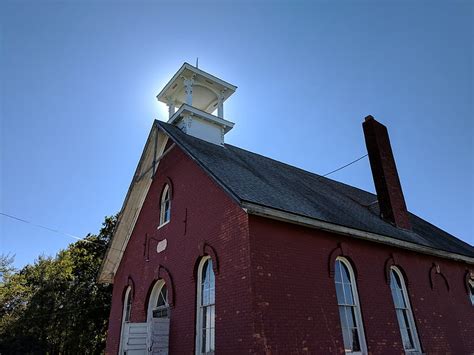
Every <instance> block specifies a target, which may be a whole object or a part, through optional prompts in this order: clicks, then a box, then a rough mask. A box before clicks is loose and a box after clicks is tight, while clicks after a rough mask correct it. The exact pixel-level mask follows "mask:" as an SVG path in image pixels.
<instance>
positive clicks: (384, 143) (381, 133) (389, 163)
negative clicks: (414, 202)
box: [362, 116, 411, 230]
mask: <svg viewBox="0 0 474 355" xmlns="http://www.w3.org/2000/svg"><path fill="white" fill-rule="evenodd" d="M362 127H363V129H364V136H365V144H366V146H367V152H368V154H369V160H370V167H371V168H372V176H373V178H374V184H375V190H376V191H377V199H378V203H379V207H380V215H381V217H382V218H383V219H385V220H386V221H388V222H390V223H392V224H394V225H395V226H396V227H398V228H403V229H408V230H411V224H410V219H409V216H408V211H407V206H406V204H405V198H404V197H403V191H402V186H401V184H400V179H399V178H398V172H397V166H396V165H395V159H394V158H393V153H392V147H391V145H390V138H389V137H388V131H387V127H385V126H384V125H383V124H381V123H379V122H377V121H376V120H375V118H373V117H372V116H367V117H366V118H365V121H364V123H363V124H362Z"/></svg>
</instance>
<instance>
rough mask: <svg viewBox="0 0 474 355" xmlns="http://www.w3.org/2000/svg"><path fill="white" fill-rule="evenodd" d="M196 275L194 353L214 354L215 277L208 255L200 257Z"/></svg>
mask: <svg viewBox="0 0 474 355" xmlns="http://www.w3.org/2000/svg"><path fill="white" fill-rule="evenodd" d="M197 276H198V277H197V315H196V354H214V352H215V319H216V310H215V307H216V306H215V277H214V270H213V269H212V260H211V258H210V257H209V256H205V257H203V258H202V260H201V262H200V263H199V267H198V275H197Z"/></svg>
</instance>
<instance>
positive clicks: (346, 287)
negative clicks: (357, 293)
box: [344, 284, 354, 305]
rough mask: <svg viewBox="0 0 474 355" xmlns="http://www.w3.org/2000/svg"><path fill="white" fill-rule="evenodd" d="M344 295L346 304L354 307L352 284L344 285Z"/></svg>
mask: <svg viewBox="0 0 474 355" xmlns="http://www.w3.org/2000/svg"><path fill="white" fill-rule="evenodd" d="M344 295H345V297H346V298H345V302H346V304H350V305H353V304H354V299H353V297H352V287H351V284H344Z"/></svg>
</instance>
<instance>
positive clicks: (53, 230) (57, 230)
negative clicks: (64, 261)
mask: <svg viewBox="0 0 474 355" xmlns="http://www.w3.org/2000/svg"><path fill="white" fill-rule="evenodd" d="M0 214H1V215H2V216H5V217H8V218H11V219H15V220H17V221H20V222H23V223H26V224H31V225H33V226H35V227H38V228H43V229H46V230H48V231H51V232H54V233H58V234H64V235H67V236H68V237H71V238H74V239H77V240H84V239H83V238H80V237H77V236H75V235H73V234H69V233H66V232H62V231H60V230H59V229H54V228H50V227H46V226H43V225H41V224H37V223H33V222H30V221H27V220H26V219H23V218H19V217H15V216H12V215H9V214H7V213H3V212H0Z"/></svg>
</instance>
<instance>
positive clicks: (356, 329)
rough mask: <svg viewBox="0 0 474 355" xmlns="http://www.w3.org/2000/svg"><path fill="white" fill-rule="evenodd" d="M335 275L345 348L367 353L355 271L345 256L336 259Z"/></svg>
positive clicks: (348, 351) (355, 352) (357, 352)
mask: <svg viewBox="0 0 474 355" xmlns="http://www.w3.org/2000/svg"><path fill="white" fill-rule="evenodd" d="M334 276H335V277H334V278H335V283H336V295H337V304H338V306H339V317H340V319H341V327H342V338H343V340H344V350H345V352H346V353H351V354H366V353H367V346H366V344H365V336H364V327H363V324H362V316H361V313H360V305H359V297H358V295H357V287H356V283H355V277H354V272H353V271H352V267H351V265H350V263H349V262H348V261H347V260H346V259H345V258H341V257H338V258H337V259H336V268H335V275H334Z"/></svg>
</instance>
